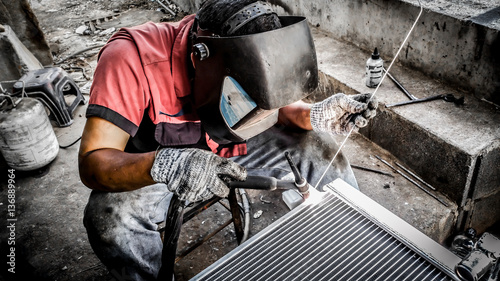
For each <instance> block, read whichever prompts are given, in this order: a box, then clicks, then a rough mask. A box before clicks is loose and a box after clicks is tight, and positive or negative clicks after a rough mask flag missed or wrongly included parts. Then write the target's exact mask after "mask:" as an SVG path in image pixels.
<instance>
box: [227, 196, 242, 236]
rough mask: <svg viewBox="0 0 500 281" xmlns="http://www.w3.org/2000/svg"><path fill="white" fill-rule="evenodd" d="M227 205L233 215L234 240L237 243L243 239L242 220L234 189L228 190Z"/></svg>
mask: <svg viewBox="0 0 500 281" xmlns="http://www.w3.org/2000/svg"><path fill="white" fill-rule="evenodd" d="M228 199H229V206H230V207H231V213H232V215H233V223H234V230H235V232H236V240H237V241H238V244H240V243H241V240H242V239H243V234H244V230H243V222H242V219H241V213H240V206H239V205H238V198H237V197H236V189H235V188H231V189H230V191H229V197H228Z"/></svg>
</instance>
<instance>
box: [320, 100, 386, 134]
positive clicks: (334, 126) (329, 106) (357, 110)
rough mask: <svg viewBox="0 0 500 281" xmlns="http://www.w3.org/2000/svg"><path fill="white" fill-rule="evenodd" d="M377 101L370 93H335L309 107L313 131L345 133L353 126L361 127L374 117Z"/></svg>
mask: <svg viewBox="0 0 500 281" xmlns="http://www.w3.org/2000/svg"><path fill="white" fill-rule="evenodd" d="M377 107H378V102H377V99H376V98H375V97H372V95H371V94H369V93H367V94H358V95H352V96H346V95H345V94H342V93H339V94H335V95H333V96H331V97H329V98H327V99H325V100H323V101H321V102H318V103H315V104H314V105H313V106H312V108H311V125H312V127H313V130H314V131H317V132H328V133H333V134H342V135H346V134H347V133H349V132H350V131H351V129H352V128H353V127H354V126H355V127H356V128H362V127H365V126H366V125H368V120H370V119H372V118H373V117H375V115H376V112H377Z"/></svg>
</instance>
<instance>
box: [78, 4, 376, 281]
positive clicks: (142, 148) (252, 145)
mask: <svg viewBox="0 0 500 281" xmlns="http://www.w3.org/2000/svg"><path fill="white" fill-rule="evenodd" d="M317 84H318V69H317V61H316V55H315V50H314V44H313V41H312V38H311V34H310V31H309V28H308V26H307V23H306V21H305V19H304V18H301V17H289V16H284V17H278V16H277V15H276V14H275V13H274V12H273V11H272V10H271V7H270V5H269V4H267V3H265V2H260V1H257V2H256V1H254V0H207V1H205V2H204V3H203V4H202V5H201V8H200V10H199V12H198V13H197V14H196V15H190V16H187V17H185V18H184V19H183V20H181V21H180V22H177V23H152V22H149V23H146V24H143V25H140V26H137V27H132V28H122V29H121V30H119V31H118V32H117V33H116V34H115V35H113V36H112V37H111V39H110V40H109V41H108V43H107V44H106V46H104V47H103V48H102V50H101V51H100V53H99V59H98V64H97V67H96V70H95V74H94V80H93V84H92V88H91V94H90V101H89V106H88V110H87V114H86V115H87V118H88V119H87V123H86V125H85V128H84V132H83V136H82V142H81V146H80V152H79V163H78V164H79V171H80V177H81V179H82V182H83V183H84V184H85V185H86V186H88V187H89V188H91V189H93V191H92V193H91V195H90V198H89V202H88V205H87V207H86V210H85V217H84V224H85V227H86V229H87V233H88V237H89V241H90V243H91V245H92V247H93V250H94V252H95V253H96V255H97V256H98V257H99V258H100V260H101V261H102V262H103V263H104V264H105V265H106V266H107V267H108V269H109V270H110V271H113V270H114V271H116V272H119V273H125V274H127V277H128V278H131V279H134V280H154V279H155V278H156V277H157V275H158V271H159V268H160V267H161V253H162V242H161V239H160V234H159V232H158V231H157V223H159V222H161V221H163V220H165V213H166V211H167V210H168V205H169V201H170V198H171V197H172V194H175V195H177V196H178V197H179V198H180V199H182V200H187V201H189V202H197V201H201V200H206V199H209V198H211V197H213V196H219V197H225V196H227V195H228V192H229V189H228V187H227V182H228V181H245V180H246V178H247V176H248V175H263V176H272V177H276V178H282V177H284V176H285V175H286V174H288V173H290V167H289V166H288V163H287V161H286V159H285V158H284V157H283V153H284V151H285V150H287V151H290V153H291V155H292V156H293V158H294V160H295V162H296V164H297V166H298V168H299V170H300V172H301V173H302V175H303V176H304V177H305V178H306V179H307V180H308V182H310V183H315V182H316V181H318V180H319V178H320V175H321V174H322V172H323V171H324V169H325V168H326V167H327V166H328V164H329V161H330V159H331V158H329V157H331V156H332V153H334V152H335V151H336V149H337V148H338V147H337V145H336V144H335V143H334V141H333V140H332V139H331V137H330V136H329V134H328V133H331V134H346V133H347V132H349V131H350V130H351V128H353V126H356V127H358V128H359V127H363V126H366V124H367V122H368V120H369V119H370V118H373V117H374V116H375V112H376V108H377V102H376V101H375V100H369V95H367V94H360V95H354V96H346V95H344V94H336V95H333V96H331V97H329V98H328V99H326V100H324V101H322V102H318V103H315V104H308V103H305V102H303V101H301V100H302V99H303V98H304V97H306V96H307V95H308V94H310V93H311V92H312V91H313V90H314V89H315V88H316V87H317ZM324 133H326V134H324ZM332 166H333V168H332V169H331V170H330V172H329V173H328V174H327V176H326V177H325V179H324V181H325V184H326V183H328V182H330V181H332V180H334V179H336V178H342V179H343V180H345V181H346V182H348V183H349V184H351V185H352V186H354V187H357V183H356V180H355V178H354V175H353V173H352V170H351V169H350V166H349V163H348V161H347V160H346V158H345V157H344V156H343V155H340V156H339V157H337V158H336V162H335V163H334V164H333V165H332Z"/></svg>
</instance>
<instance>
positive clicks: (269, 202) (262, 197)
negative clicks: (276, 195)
mask: <svg viewBox="0 0 500 281" xmlns="http://www.w3.org/2000/svg"><path fill="white" fill-rule="evenodd" d="M260 202H262V203H266V204H271V203H272V202H271V201H269V200H266V199H264V195H261V196H260Z"/></svg>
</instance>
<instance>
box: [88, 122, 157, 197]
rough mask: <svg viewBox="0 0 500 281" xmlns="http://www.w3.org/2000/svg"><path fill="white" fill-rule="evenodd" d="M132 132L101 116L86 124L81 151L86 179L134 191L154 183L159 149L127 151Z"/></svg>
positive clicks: (113, 188) (91, 184) (99, 186)
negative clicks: (154, 163)
mask: <svg viewBox="0 0 500 281" xmlns="http://www.w3.org/2000/svg"><path fill="white" fill-rule="evenodd" d="M129 137H130V136H129V135H128V134H127V133H126V132H125V131H123V130H122V129H120V128H119V127H117V126H115V125H114V124H112V123H111V122H108V121H106V120H104V119H102V118H99V117H90V118H89V119H88V120H87V123H86V124H85V128H84V130H83V134H82V141H81V144H80V151H79V153H78V167H79V171H80V178H81V180H82V182H83V183H84V184H85V185H86V186H87V187H89V188H91V189H95V190H102V191H130V190H135V189H138V188H141V187H144V186H147V185H151V184H154V183H155V182H154V181H153V179H152V178H151V175H150V171H151V167H152V165H153V161H154V155H155V152H149V153H133V154H132V153H127V152H124V149H125V146H126V144H127V141H128V139H129Z"/></svg>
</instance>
